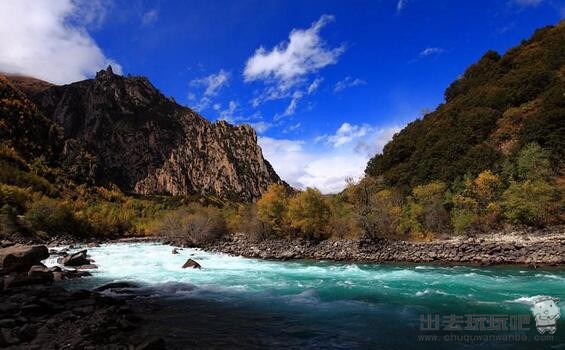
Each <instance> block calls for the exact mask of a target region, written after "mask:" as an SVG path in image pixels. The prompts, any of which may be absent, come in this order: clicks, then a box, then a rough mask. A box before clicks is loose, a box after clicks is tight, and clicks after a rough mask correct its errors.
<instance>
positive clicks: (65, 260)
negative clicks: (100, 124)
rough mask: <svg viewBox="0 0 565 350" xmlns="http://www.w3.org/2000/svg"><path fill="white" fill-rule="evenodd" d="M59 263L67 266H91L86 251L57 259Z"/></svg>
mask: <svg viewBox="0 0 565 350" xmlns="http://www.w3.org/2000/svg"><path fill="white" fill-rule="evenodd" d="M57 262H58V263H59V264H63V265H65V266H81V265H89V264H90V260H89V259H88V258H87V257H86V249H84V250H81V251H78V252H76V253H72V254H69V255H68V256H65V257H61V258H59V259H57Z"/></svg>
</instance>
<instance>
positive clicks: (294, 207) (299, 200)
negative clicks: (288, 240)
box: [288, 188, 331, 239]
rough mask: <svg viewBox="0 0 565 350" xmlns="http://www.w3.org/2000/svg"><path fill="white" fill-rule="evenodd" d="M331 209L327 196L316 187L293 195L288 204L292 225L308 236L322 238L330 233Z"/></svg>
mask: <svg viewBox="0 0 565 350" xmlns="http://www.w3.org/2000/svg"><path fill="white" fill-rule="evenodd" d="M330 215H331V210H330V205H329V204H328V201H327V200H326V198H325V197H324V196H323V195H322V193H320V191H318V190H317V189H315V188H307V189H306V191H304V192H301V193H299V194H297V195H296V196H294V197H292V198H291V200H290V202H289V205H288V218H289V222H290V225H291V226H292V227H293V228H295V229H298V230H300V232H301V234H302V235H304V236H306V237H308V238H315V239H322V238H327V237H328V235H329V233H330V232H329V227H328V222H329V220H330Z"/></svg>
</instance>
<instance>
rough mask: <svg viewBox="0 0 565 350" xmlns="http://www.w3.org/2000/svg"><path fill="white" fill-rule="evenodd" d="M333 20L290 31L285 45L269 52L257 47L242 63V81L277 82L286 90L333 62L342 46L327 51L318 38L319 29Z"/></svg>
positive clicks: (321, 18)
mask: <svg viewBox="0 0 565 350" xmlns="http://www.w3.org/2000/svg"><path fill="white" fill-rule="evenodd" d="M333 20H334V17H333V16H329V15H323V16H322V17H320V19H319V20H317V21H316V22H314V23H313V24H312V26H311V27H310V28H308V29H293V30H292V31H291V32H290V34H289V37H288V42H282V43H280V44H279V45H277V46H276V47H274V48H273V49H272V50H270V51H268V50H266V49H265V48H264V47H260V48H258V49H257V50H256V51H255V53H254V54H253V56H251V57H250V58H249V59H248V60H247V63H246V64H245V69H244V71H243V76H244V78H245V81H248V82H249V81H254V80H277V81H278V82H279V83H281V85H282V86H283V87H284V88H287V87H290V86H292V85H294V84H295V83H296V82H297V79H300V78H301V77H304V76H306V75H307V74H309V73H312V72H316V71H318V70H319V69H321V68H323V67H325V66H328V65H330V64H334V63H336V62H337V59H338V58H339V56H340V55H341V54H342V53H343V51H344V47H343V46H340V47H337V48H329V47H327V45H326V44H325V42H324V41H323V40H322V38H321V37H320V30H321V29H322V28H323V27H324V26H325V25H327V24H328V23H330V22H331V21H333Z"/></svg>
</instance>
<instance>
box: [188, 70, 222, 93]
mask: <svg viewBox="0 0 565 350" xmlns="http://www.w3.org/2000/svg"><path fill="white" fill-rule="evenodd" d="M229 80H230V73H229V72H227V71H225V70H223V69H220V71H219V72H218V73H215V74H210V75H208V76H206V77H202V78H197V79H194V80H192V81H191V82H190V85H191V86H201V87H204V88H205V90H204V96H215V95H217V94H218V92H220V90H221V89H222V88H223V87H224V86H226V85H228V84H229Z"/></svg>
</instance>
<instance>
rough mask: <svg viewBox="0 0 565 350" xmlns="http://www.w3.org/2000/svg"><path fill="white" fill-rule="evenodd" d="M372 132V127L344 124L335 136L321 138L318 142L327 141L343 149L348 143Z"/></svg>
mask: <svg viewBox="0 0 565 350" xmlns="http://www.w3.org/2000/svg"><path fill="white" fill-rule="evenodd" d="M371 131H372V128H371V126H369V125H367V124H363V125H352V124H349V123H343V124H341V126H340V127H339V128H338V129H337V131H336V132H335V134H333V135H326V136H322V137H321V138H320V137H319V138H318V140H322V139H325V140H326V141H327V142H328V143H330V144H331V145H333V147H341V146H343V145H345V144H346V143H349V142H351V141H353V140H355V139H357V138H360V137H363V136H365V135H367V134H368V133H369V132H371Z"/></svg>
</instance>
